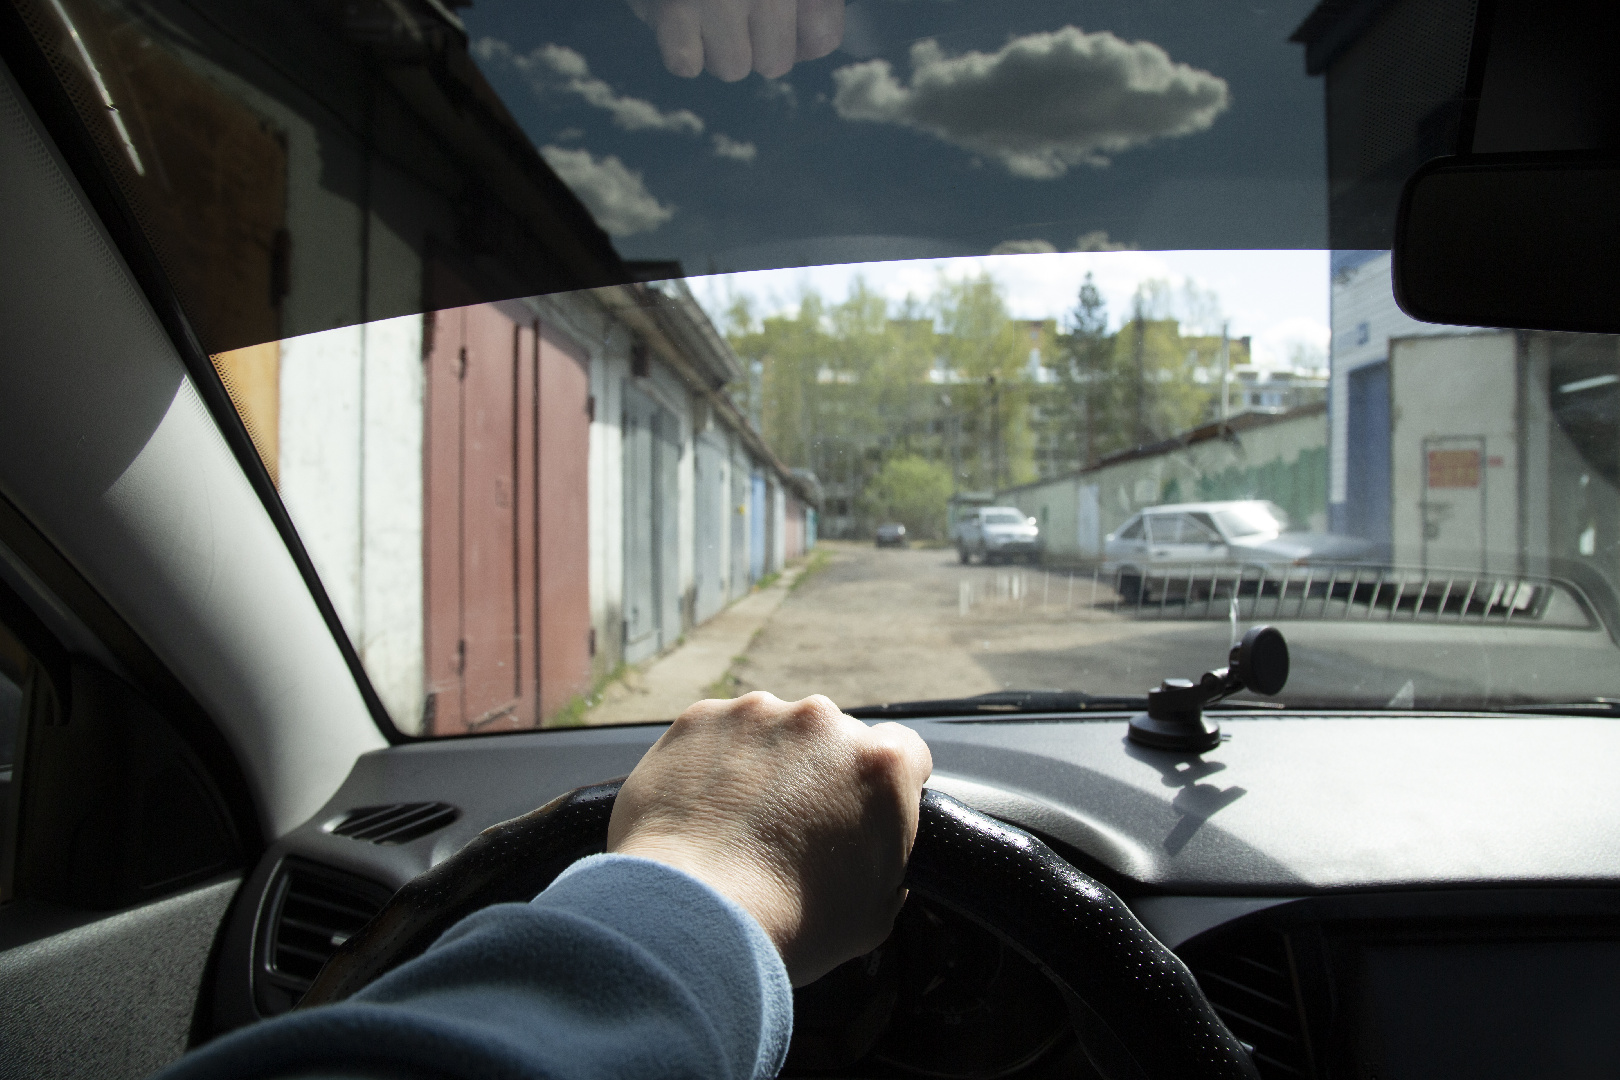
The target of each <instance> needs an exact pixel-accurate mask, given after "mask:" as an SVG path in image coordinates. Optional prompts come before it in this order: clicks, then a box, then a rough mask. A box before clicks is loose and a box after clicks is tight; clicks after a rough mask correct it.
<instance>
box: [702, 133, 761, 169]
mask: <svg viewBox="0 0 1620 1080" xmlns="http://www.w3.org/2000/svg"><path fill="white" fill-rule="evenodd" d="M710 141H711V143H712V144H713V146H714V156H715V157H723V158H730V159H731V160H732V161H743V162H751V161H753V160H754V157H755V155H757V154H758V153H759V147H757V146H755V145H754V144H753V143H751V142H739V141H738V140H736V139H733V138H731V137H730V136H729V135H722V134H720V133H719V132H718V131H717V132H715V133H714V134H713V135H712V136H710Z"/></svg>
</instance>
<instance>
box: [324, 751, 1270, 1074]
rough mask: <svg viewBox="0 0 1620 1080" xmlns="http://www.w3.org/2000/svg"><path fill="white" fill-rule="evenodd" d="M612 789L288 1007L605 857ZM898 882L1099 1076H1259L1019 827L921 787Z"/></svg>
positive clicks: (348, 960) (341, 961)
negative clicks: (957, 930)
mask: <svg viewBox="0 0 1620 1080" xmlns="http://www.w3.org/2000/svg"><path fill="white" fill-rule="evenodd" d="M619 783H620V782H619V781H612V782H609V783H604V784H596V785H592V786H590V787H582V788H578V789H576V790H574V791H571V792H569V793H568V794H566V795H563V796H560V797H559V798H556V799H553V800H552V801H551V802H549V803H547V804H546V805H545V806H542V807H541V808H540V809H538V810H535V811H533V812H532V813H528V814H525V815H523V816H522V817H518V818H513V819H512V820H511V821H506V822H502V823H501V824H499V825H495V826H492V827H490V828H489V829H486V830H485V831H484V832H483V833H481V834H480V835H479V836H477V837H476V838H474V839H473V841H472V842H471V843H469V844H468V845H467V846H466V847H464V848H462V849H461V851H459V852H457V853H456V854H455V855H453V856H451V857H450V858H448V859H446V860H445V861H444V862H442V863H440V864H439V865H437V866H435V867H433V868H432V869H431V870H428V871H426V872H425V873H423V874H420V875H419V876H417V877H416V878H414V879H412V880H411V881H410V882H408V883H406V885H405V887H404V888H402V889H400V890H399V892H397V893H396V894H395V895H394V898H393V899H392V900H391V901H389V903H388V905H387V906H386V907H385V908H383V910H382V911H381V912H379V913H378V915H377V917H376V918H374V919H372V920H371V922H369V923H367V924H366V926H365V927H364V928H362V929H361V930H360V931H359V932H358V933H356V934H354V935H353V936H352V937H350V938H349V939H348V940H347V941H346V942H344V943H343V945H342V946H341V947H339V949H338V951H337V952H336V954H334V955H333V957H332V959H331V960H330V961H329V962H328V963H327V965H326V967H325V968H323V969H322V970H321V973H320V975H319V976H318V977H317V978H316V980H315V983H314V985H313V986H312V987H310V990H309V993H307V994H306V995H304V999H303V1001H302V1002H301V1003H300V1005H299V1008H305V1007H308V1006H311V1005H319V1004H324V1003H327V1002H333V1001H340V1000H342V999H343V998H346V997H348V996H349V995H350V994H352V993H354V992H355V991H357V990H359V989H360V988H361V987H363V986H365V985H366V984H367V983H369V982H371V981H372V980H373V979H375V978H377V977H378V976H380V975H382V974H383V973H385V972H387V971H389V970H391V969H392V968H394V967H397V966H398V965H400V964H402V963H404V962H405V961H406V960H409V959H411V958H412V957H415V956H418V955H420V954H421V953H422V952H423V951H424V950H426V949H427V947H428V946H429V945H431V944H432V943H433V942H434V941H435V940H437V939H438V937H439V935H440V934H442V933H443V932H444V931H445V930H447V929H449V928H450V926H452V925H453V924H454V923H455V922H457V921H458V920H459V919H461V918H462V917H463V916H465V915H468V914H470V913H472V912H474V911H477V910H478V909H480V908H483V907H487V906H488V905H490V904H497V903H503V902H507V901H519V902H523V901H528V900H530V899H533V897H534V896H535V895H536V894H538V893H539V892H540V891H541V890H542V889H544V888H545V887H546V886H547V885H548V884H550V883H551V881H552V879H554V878H555V877H556V876H557V875H558V874H560V873H562V871H563V870H564V869H566V868H567V867H568V865H569V864H570V863H572V862H573V861H574V860H576V859H578V858H581V857H583V856H585V855H589V854H593V853H595V852H599V851H601V850H602V849H603V845H604V843H605V841H606V837H607V827H608V817H609V815H610V814H611V813H612V812H613V799H614V797H615V796H616V795H617V794H618V792H619ZM906 885H907V887H909V888H910V889H912V890H914V891H915V892H917V893H918V894H919V895H921V896H923V897H925V898H927V899H928V900H930V901H932V902H934V903H936V904H939V905H941V906H943V907H946V908H949V909H951V910H953V911H955V912H957V913H958V914H961V915H963V916H965V917H966V918H968V919H970V920H972V921H974V922H976V923H978V924H979V925H981V926H983V927H984V928H985V929H986V930H988V931H990V932H991V933H993V934H995V935H996V936H997V937H999V938H1001V939H1002V940H1003V941H1004V942H1006V943H1007V944H1008V945H1010V946H1012V947H1013V948H1014V949H1016V950H1017V951H1019V952H1021V953H1022V954H1024V955H1025V956H1026V957H1028V958H1029V959H1031V960H1032V961H1034V962H1035V963H1036V965H1038V966H1039V967H1040V968H1041V969H1042V970H1043V971H1044V972H1045V973H1046V974H1047V975H1048V976H1049V977H1050V978H1051V979H1052V980H1053V982H1055V983H1056V984H1057V985H1058V988H1059V989H1060V990H1061V991H1062V993H1063V997H1064V999H1065V1001H1066V1002H1067V1003H1068V1006H1069V1013H1070V1019H1071V1023H1072V1024H1073V1026H1074V1028H1075V1032H1076V1035H1077V1036H1078V1038H1079V1040H1080V1043H1081V1046H1082V1047H1083V1048H1084V1050H1085V1052H1086V1055H1087V1057H1089V1058H1090V1059H1091V1061H1092V1064H1093V1065H1095V1066H1096V1068H1097V1071H1098V1072H1100V1073H1101V1074H1103V1075H1104V1076H1106V1077H1110V1078H1120V1080H1123V1078H1127V1077H1129V1078H1133V1080H1215V1078H1235V1077H1244V1078H1247V1080H1257V1078H1258V1076H1259V1074H1258V1073H1257V1072H1256V1071H1255V1067H1254V1064H1253V1062H1251V1061H1250V1059H1249V1055H1248V1054H1247V1053H1246V1052H1245V1051H1244V1048H1243V1046H1242V1045H1241V1044H1240V1043H1239V1042H1238V1041H1237V1040H1236V1039H1235V1038H1233V1037H1232V1034H1231V1032H1229V1031H1228V1030H1227V1029H1226V1025H1225V1024H1223V1023H1222V1022H1221V1020H1220V1018H1219V1017H1218V1016H1216V1015H1215V1011H1214V1010H1213V1009H1212V1008H1211V1007H1210V1004H1209V1001H1208V999H1206V998H1205V997H1204V993H1203V991H1202V990H1200V989H1199V987H1198V983H1197V982H1196V981H1195V980H1194V979H1193V977H1192V973H1191V972H1189V971H1188V970H1187V968H1186V966H1185V965H1184V964H1182V962H1181V960H1180V959H1179V958H1177V956H1176V955H1175V954H1174V953H1172V952H1171V951H1170V950H1169V949H1167V948H1165V947H1164V946H1163V945H1162V944H1160V942H1159V941H1158V939H1157V938H1155V937H1154V936H1153V935H1152V934H1150V933H1149V932H1148V930H1147V928H1146V927H1144V926H1143V925H1142V924H1141V923H1140V922H1138V921H1137V919H1136V916H1134V915H1133V914H1131V911H1130V909H1129V908H1127V907H1126V906H1125V904H1124V902H1123V901H1121V900H1120V898H1119V897H1118V896H1116V895H1114V893H1113V891H1112V890H1110V889H1109V888H1107V887H1106V886H1105V885H1103V884H1102V883H1101V882H1099V881H1097V880H1096V879H1094V878H1091V877H1089V876H1087V875H1086V874H1083V873H1081V872H1080V871H1079V870H1076V869H1075V868H1074V867H1073V866H1071V865H1069V864H1068V863H1067V862H1065V861H1064V860H1063V859H1062V858H1060V857H1059V856H1058V855H1057V853H1056V852H1054V851H1053V850H1052V849H1051V848H1049V847H1047V846H1046V845H1045V844H1043V843H1042V842H1041V841H1039V840H1037V839H1036V838H1035V837H1033V836H1031V835H1030V834H1028V833H1026V832H1024V831H1023V830H1021V829H1017V828H1014V827H1013V826H1010V825H1007V824H1004V823H1002V822H1000V821H997V820H995V819H994V818H990V817H986V816H985V815H984V814H981V813H979V812H978V811H976V810H973V809H970V808H969V807H967V806H964V805H963V804H962V803H960V802H958V801H956V800H955V799H953V798H951V797H950V796H948V795H944V794H941V793H940V792H938V791H934V790H932V789H928V790H925V791H924V792H923V797H922V808H921V816H920V818H919V820H918V825H917V841H916V845H915V846H914V847H913V848H912V852H911V860H910V862H909V863H908V864H907V868H906Z"/></svg>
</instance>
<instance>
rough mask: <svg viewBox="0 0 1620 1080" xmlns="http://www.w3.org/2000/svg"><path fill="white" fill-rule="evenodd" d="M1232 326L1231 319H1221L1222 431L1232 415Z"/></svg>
mask: <svg viewBox="0 0 1620 1080" xmlns="http://www.w3.org/2000/svg"><path fill="white" fill-rule="evenodd" d="M1230 327H1231V320H1229V319H1222V320H1221V431H1222V432H1223V433H1224V432H1225V431H1226V418H1227V417H1228V416H1230V415H1231V409H1232V395H1231V388H1230V387H1229V386H1228V385H1227V383H1228V380H1229V379H1231V377H1232V339H1231V338H1230V337H1229V336H1228V334H1227V331H1228V329H1229V328H1230Z"/></svg>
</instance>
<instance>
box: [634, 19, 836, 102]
mask: <svg viewBox="0 0 1620 1080" xmlns="http://www.w3.org/2000/svg"><path fill="white" fill-rule="evenodd" d="M630 7H631V9H632V10H633V11H635V13H636V15H637V16H638V17H639V18H640V19H641V21H642V22H645V23H646V24H647V25H649V26H651V27H652V28H653V30H654V31H655V32H656V33H657V35H658V48H659V50H660V51H661V52H662V53H663V54H664V66H665V67H667V68H669V70H670V72H671V73H672V74H675V75H680V76H682V77H684V78H692V77H693V76H696V75H698V74H699V73H701V72H702V71H703V70H704V69H705V68H707V69H708V71H709V72H710V73H711V74H713V75H715V76H716V77H718V78H720V79H724V80H725V81H726V82H735V81H737V80H738V79H741V78H745V77H746V76H747V75H748V73H749V72H750V71H757V72H759V73H760V74H761V75H763V76H765V77H766V78H767V79H774V78H777V77H778V76H781V75H786V74H787V73H788V71H789V70H791V69H792V67H793V65H794V64H796V63H798V62H799V61H801V60H815V59H817V58H819V57H823V56H826V55H827V54H828V53H830V52H832V51H833V50H834V49H836V48H838V46H839V43H840V42H842V41H843V39H844V0H630Z"/></svg>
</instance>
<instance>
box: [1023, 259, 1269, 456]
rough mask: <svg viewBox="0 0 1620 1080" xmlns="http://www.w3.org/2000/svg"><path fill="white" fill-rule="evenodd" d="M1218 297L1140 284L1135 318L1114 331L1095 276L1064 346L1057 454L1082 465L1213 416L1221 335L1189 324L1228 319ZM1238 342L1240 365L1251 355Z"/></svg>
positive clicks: (1235, 358) (1235, 353)
mask: <svg viewBox="0 0 1620 1080" xmlns="http://www.w3.org/2000/svg"><path fill="white" fill-rule="evenodd" d="M1219 314H1220V309H1219V304H1218V302H1217V301H1216V299H1215V297H1214V296H1213V294H1210V293H1205V292H1201V291H1199V290H1197V289H1195V288H1191V287H1184V288H1183V289H1181V290H1175V289H1173V288H1172V287H1171V286H1170V284H1169V283H1168V282H1164V281H1157V280H1148V281H1144V282H1142V283H1141V285H1139V286H1138V288H1137V291H1136V296H1135V297H1134V298H1133V301H1132V305H1131V313H1130V317H1129V318H1127V319H1126V320H1125V321H1124V324H1123V325H1122V326H1121V327H1120V329H1119V330H1118V332H1116V333H1114V334H1112V335H1110V334H1108V333H1107V330H1106V327H1107V321H1108V319H1107V311H1106V308H1105V307H1104V305H1103V301H1102V298H1101V296H1100V294H1098V292H1097V290H1096V287H1095V285H1094V284H1093V283H1092V280H1091V276H1090V275H1089V274H1088V275H1087V276H1086V281H1085V283H1084V284H1083V285H1082V286H1081V287H1080V297H1079V302H1078V303H1077V304H1076V306H1075V309H1074V311H1073V312H1072V313H1071V315H1070V323H1071V326H1072V329H1071V330H1070V332H1069V333H1067V334H1065V335H1064V336H1063V339H1062V341H1061V347H1062V350H1063V353H1064V354H1065V357H1066V359H1067V361H1068V362H1067V363H1066V364H1065V365H1063V366H1062V367H1061V368H1060V369H1059V374H1060V379H1061V386H1062V391H1061V398H1062V401H1061V408H1060V409H1058V410H1055V411H1057V412H1059V413H1060V415H1061V417H1062V420H1063V422H1064V423H1065V425H1066V426H1065V428H1064V435H1065V436H1066V438H1060V440H1059V453H1058V455H1056V456H1061V457H1063V458H1065V459H1066V460H1067V461H1068V462H1070V463H1072V464H1070V465H1069V466H1068V467H1070V468H1073V467H1078V466H1081V465H1084V464H1089V463H1091V462H1095V461H1097V460H1099V459H1100V458H1104V457H1107V456H1108V455H1109V454H1112V453H1115V452H1117V451H1120V450H1128V449H1131V448H1133V447H1137V446H1145V445H1148V444H1150V443H1154V442H1158V441H1159V440H1161V439H1167V438H1170V437H1171V436H1174V435H1177V434H1179V433H1180V432H1183V431H1186V430H1187V429H1188V428H1192V427H1196V426H1197V425H1198V424H1200V423H1203V422H1204V421H1206V420H1209V419H1212V418H1213V416H1214V409H1215V406H1216V402H1217V400H1218V395H1219V389H1220V384H1219V374H1218V373H1219V354H1220V345H1221V339H1220V336H1219V334H1218V333H1217V334H1214V335H1208V334H1201V335H1198V336H1188V335H1185V334H1184V333H1183V332H1182V330H1183V327H1184V325H1186V323H1187V322H1188V321H1194V322H1196V323H1197V324H1199V325H1200V327H1201V328H1207V327H1208V326H1209V325H1210V324H1212V323H1213V324H1217V328H1218V323H1219ZM1244 348H1245V347H1244V346H1242V345H1241V344H1240V343H1235V342H1234V343H1232V346H1231V363H1233V364H1237V363H1240V362H1242V361H1244V360H1247V358H1248V357H1247V353H1246V352H1245V351H1244Z"/></svg>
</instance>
